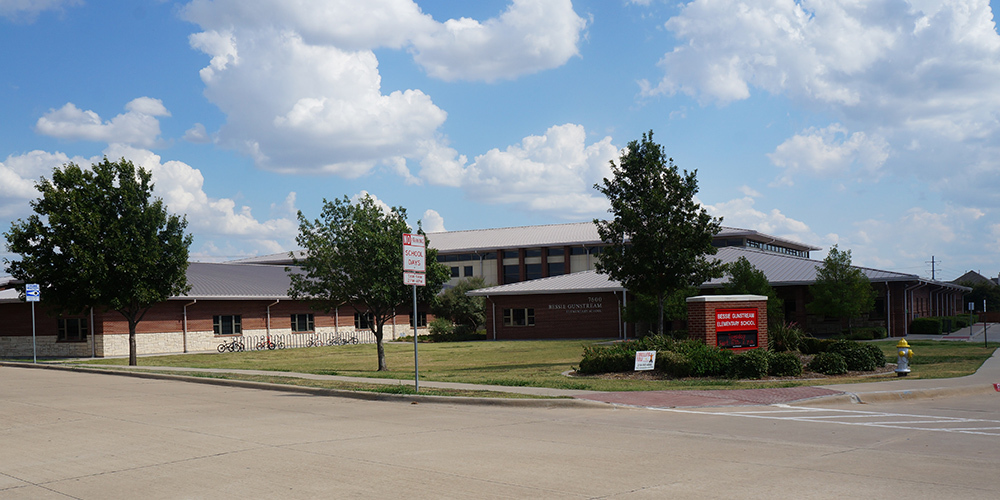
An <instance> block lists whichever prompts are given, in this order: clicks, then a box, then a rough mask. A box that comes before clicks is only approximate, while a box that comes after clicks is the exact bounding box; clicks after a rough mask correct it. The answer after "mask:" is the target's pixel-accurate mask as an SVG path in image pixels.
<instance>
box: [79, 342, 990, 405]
mask: <svg viewBox="0 0 1000 500" xmlns="http://www.w3.org/2000/svg"><path fill="white" fill-rule="evenodd" d="M594 343H596V342H595V341H581V340H564V341H509V342H505V341H485V342H484V341H479V342H453V343H434V344H420V346H419V355H420V380H422V381H425V380H426V381H440V382H463V383H473V384H488V385H504V386H513V387H522V386H531V387H552V388H558V389H574V390H595V391H651V390H668V389H750V388H766V387H794V386H801V385H814V384H816V383H817V381H816V380H780V381H740V380H727V379H684V380H646V379H628V378H617V379H616V378H601V377H566V376H564V375H562V373H563V372H566V371H569V370H572V369H573V367H575V366H577V365H578V364H579V362H580V359H581V357H582V355H583V347H584V346H585V345H592V344H594ZM876 344H877V345H879V347H880V348H882V350H883V352H885V353H886V356H887V358H888V360H889V362H895V360H896V354H895V353H896V348H895V344H896V341H895V340H885V341H880V342H877V343H876ZM998 345H1000V344H991V345H990V347H989V348H985V347H983V346H982V344H975V343H968V342H944V341H914V342H913V343H912V344H911V346H912V347H913V349H914V353H915V355H914V357H913V360H912V362H911V368H912V369H913V372H912V373H911V374H910V377H911V378H946V377H958V376H963V375H968V374H971V373H973V372H975V371H976V369H978V368H979V366H981V365H982V363H983V361H985V360H986V358H988V357H989V356H990V355H991V354H992V353H993V350H994V349H995V348H996V347H998ZM385 348H386V362H387V364H388V366H389V368H390V370H389V371H385V372H378V371H376V368H377V359H376V351H375V346H374V345H348V346H331V347H313V348H302V349H284V350H276V351H251V352H236V353H223V354H218V353H206V354H186V355H171V356H153V357H142V358H140V359H139V364H140V365H145V366H169V367H187V368H221V369H248V370H267V371H288V372H298V373H314V374H321V375H343V376H352V377H368V378H390V379H400V380H413V345H412V344H404V343H387V344H386V345H385ZM85 362H86V363H88V364H93V363H96V364H105V365H125V364H127V360H125V359H99V360H87V361H85ZM885 376H888V377H894V376H895V375H894V374H892V373H889V374H887V375H885ZM284 380H285V378H284V377H276V378H275V381H276V382H277V383H285V382H284ZM870 381H872V378H870V377H855V378H835V379H823V380H822V381H821V382H820V383H823V384H830V383H851V382H870ZM421 393H424V390H423V388H422V389H421Z"/></svg>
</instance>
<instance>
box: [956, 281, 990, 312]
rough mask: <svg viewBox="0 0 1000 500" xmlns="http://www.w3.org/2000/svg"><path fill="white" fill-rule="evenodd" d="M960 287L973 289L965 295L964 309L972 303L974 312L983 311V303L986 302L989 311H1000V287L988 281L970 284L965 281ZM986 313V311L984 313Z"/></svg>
mask: <svg viewBox="0 0 1000 500" xmlns="http://www.w3.org/2000/svg"><path fill="white" fill-rule="evenodd" d="M959 285H962V286H967V287H969V288H971V289H972V291H971V292H967V293H966V294H965V298H964V300H963V302H965V303H964V304H962V308H963V309H965V308H966V307H968V303H969V302H972V305H973V310H975V311H982V309H983V301H984V300H985V301H986V309H987V311H997V310H1000V286H997V285H995V284H993V283H989V282H986V281H978V282H970V281H963V282H961V283H959ZM984 312H985V311H984Z"/></svg>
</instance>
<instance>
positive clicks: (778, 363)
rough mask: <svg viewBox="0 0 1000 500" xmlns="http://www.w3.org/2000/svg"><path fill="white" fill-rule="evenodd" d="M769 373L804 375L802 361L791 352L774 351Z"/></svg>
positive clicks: (774, 374)
mask: <svg viewBox="0 0 1000 500" xmlns="http://www.w3.org/2000/svg"><path fill="white" fill-rule="evenodd" d="M873 347H874V346H873ZM876 349H877V348H876ZM767 373H768V375H771V376H772V377H798V376H799V375H802V362H801V361H799V357H798V356H796V355H795V354H792V353H790V352H774V353H771V359H769V360H768V364H767Z"/></svg>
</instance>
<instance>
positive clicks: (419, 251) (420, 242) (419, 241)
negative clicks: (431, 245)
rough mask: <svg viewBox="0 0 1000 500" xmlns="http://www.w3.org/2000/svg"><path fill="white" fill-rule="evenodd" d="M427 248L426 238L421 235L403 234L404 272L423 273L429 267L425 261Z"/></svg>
mask: <svg viewBox="0 0 1000 500" xmlns="http://www.w3.org/2000/svg"><path fill="white" fill-rule="evenodd" d="M425 253H426V248H425V247H424V237H423V236H422V235H419V234H403V270H404V271H413V272H418V273H422V272H424V271H425V270H426V268H427V266H426V263H425V261H424V255H425Z"/></svg>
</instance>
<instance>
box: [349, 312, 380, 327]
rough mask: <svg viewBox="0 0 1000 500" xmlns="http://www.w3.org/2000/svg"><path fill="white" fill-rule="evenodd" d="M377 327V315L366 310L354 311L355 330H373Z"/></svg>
mask: <svg viewBox="0 0 1000 500" xmlns="http://www.w3.org/2000/svg"><path fill="white" fill-rule="evenodd" d="M374 328H375V315H374V314H372V313H370V312H366V313H364V314H362V313H354V329H355V330H366V329H367V330H372V329H374Z"/></svg>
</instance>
